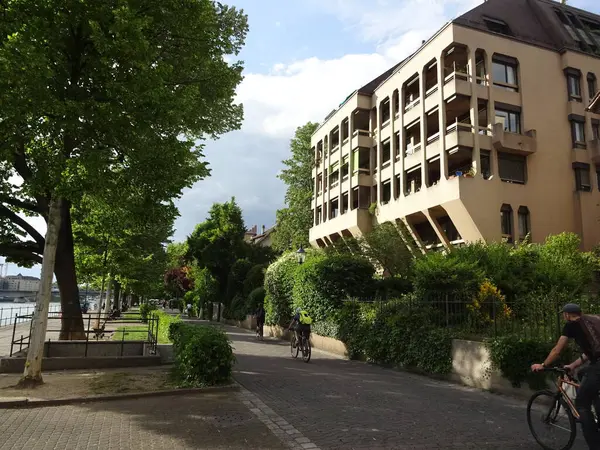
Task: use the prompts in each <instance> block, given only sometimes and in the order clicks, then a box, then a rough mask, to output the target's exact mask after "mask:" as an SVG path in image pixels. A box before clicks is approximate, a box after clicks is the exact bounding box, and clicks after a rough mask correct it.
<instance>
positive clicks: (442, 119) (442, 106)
mask: <svg viewBox="0 0 600 450" xmlns="http://www.w3.org/2000/svg"><path fill="white" fill-rule="evenodd" d="M437 77H438V105H439V106H438V118H439V128H440V178H441V180H442V182H444V181H446V180H447V179H448V152H447V151H446V102H445V101H444V53H443V52H442V54H441V55H440V57H439V58H438V66H437Z"/></svg>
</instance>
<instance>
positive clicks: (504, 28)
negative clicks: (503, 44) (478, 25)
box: [483, 16, 514, 36]
mask: <svg viewBox="0 0 600 450" xmlns="http://www.w3.org/2000/svg"><path fill="white" fill-rule="evenodd" d="M483 22H484V23H485V25H486V26H487V28H488V30H490V31H491V32H492V33H498V34H503V35H505V36H514V34H513V32H512V30H511V29H510V27H509V26H508V24H507V23H506V22H505V21H504V20H500V19H495V18H493V17H488V16H483Z"/></svg>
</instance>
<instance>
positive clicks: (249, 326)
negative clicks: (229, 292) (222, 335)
mask: <svg viewBox="0 0 600 450" xmlns="http://www.w3.org/2000/svg"><path fill="white" fill-rule="evenodd" d="M223 323H225V324H227V325H232V326H234V327H238V328H244V329H246V330H256V318H255V317H254V316H250V315H248V316H246V320H231V319H224V320H223Z"/></svg>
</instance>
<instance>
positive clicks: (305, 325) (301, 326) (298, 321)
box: [288, 308, 312, 347]
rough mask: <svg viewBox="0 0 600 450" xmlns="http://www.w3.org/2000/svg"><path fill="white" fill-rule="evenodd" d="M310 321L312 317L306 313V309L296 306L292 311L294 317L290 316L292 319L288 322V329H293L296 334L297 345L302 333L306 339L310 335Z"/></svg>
mask: <svg viewBox="0 0 600 450" xmlns="http://www.w3.org/2000/svg"><path fill="white" fill-rule="evenodd" d="M311 323H312V319H311V318H310V316H309V315H308V313H307V312H306V311H304V310H303V309H302V308H296V311H294V317H292V321H291V322H290V326H289V327H288V330H292V329H293V330H294V334H295V336H296V343H295V345H294V347H296V345H298V344H299V343H300V342H302V341H301V339H300V337H301V336H302V335H304V336H305V337H306V338H307V339H308V338H309V337H310V324H311Z"/></svg>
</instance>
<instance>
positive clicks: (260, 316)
mask: <svg viewBox="0 0 600 450" xmlns="http://www.w3.org/2000/svg"><path fill="white" fill-rule="evenodd" d="M254 316H255V317H256V330H257V331H258V333H259V335H260V336H261V337H262V335H263V327H264V326H265V316H266V313H265V307H264V306H263V304H262V303H261V304H260V305H259V306H258V309H257V310H256V312H255V313H254Z"/></svg>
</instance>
